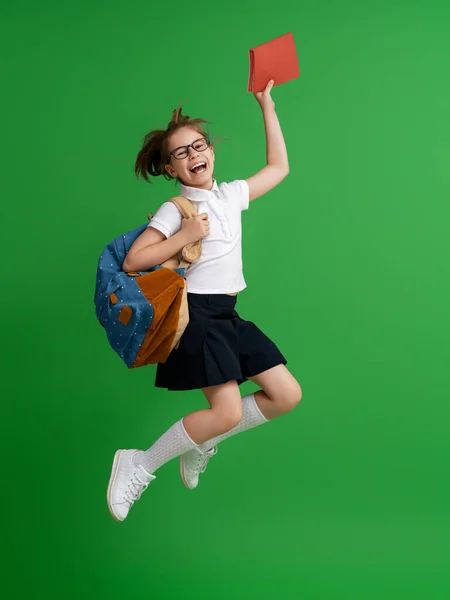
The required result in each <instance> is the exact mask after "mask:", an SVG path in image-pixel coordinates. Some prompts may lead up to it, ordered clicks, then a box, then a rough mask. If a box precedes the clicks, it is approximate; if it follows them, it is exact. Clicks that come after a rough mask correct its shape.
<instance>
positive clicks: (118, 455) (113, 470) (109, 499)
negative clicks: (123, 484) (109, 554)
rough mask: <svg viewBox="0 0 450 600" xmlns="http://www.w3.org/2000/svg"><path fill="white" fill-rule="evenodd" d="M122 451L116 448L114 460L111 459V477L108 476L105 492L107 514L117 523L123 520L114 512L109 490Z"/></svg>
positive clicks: (114, 477)
mask: <svg viewBox="0 0 450 600" xmlns="http://www.w3.org/2000/svg"><path fill="white" fill-rule="evenodd" d="M122 452H123V450H117V452H116V453H115V454H114V460H113V466H112V471H111V477H110V478H109V483H108V490H107V492H106V501H107V503H108V510H109V514H110V515H111V516H112V518H113V519H114V520H115V521H118V522H119V523H121V522H122V521H123V519H119V518H118V517H117V516H116V515H115V514H114V509H113V507H112V502H111V492H112V488H113V485H114V482H115V480H116V475H117V470H118V467H119V461H120V456H121V454H122Z"/></svg>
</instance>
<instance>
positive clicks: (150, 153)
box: [134, 106, 208, 183]
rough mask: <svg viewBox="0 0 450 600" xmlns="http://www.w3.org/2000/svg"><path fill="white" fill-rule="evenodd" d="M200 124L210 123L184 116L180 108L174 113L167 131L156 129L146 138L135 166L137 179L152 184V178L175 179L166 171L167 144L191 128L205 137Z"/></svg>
mask: <svg viewBox="0 0 450 600" xmlns="http://www.w3.org/2000/svg"><path fill="white" fill-rule="evenodd" d="M200 123H208V121H205V120H204V119H191V118H190V117H189V116H187V115H183V114H182V108H181V106H179V107H178V108H176V109H175V110H174V111H173V112H172V118H171V120H170V123H169V124H168V125H167V129H155V130H154V131H151V132H150V133H147V135H146V136H145V137H144V140H143V142H142V148H141V150H140V151H139V154H138V155H137V158H136V162H135V165H134V172H135V175H136V177H137V178H139V177H142V179H145V181H147V182H148V183H150V179H149V176H150V177H159V176H160V175H162V176H163V177H165V178H166V179H173V177H172V176H171V175H169V174H168V173H167V171H166V169H165V166H166V164H167V161H168V158H169V156H168V152H167V145H168V144H167V143H168V141H169V138H170V137H171V136H172V135H173V134H174V133H175V132H176V131H178V130H179V129H182V128H183V127H190V128H191V129H195V130H196V131H198V132H199V134H200V135H202V136H203V137H208V135H207V134H206V133H205V132H204V131H203V130H202V129H201V127H200Z"/></svg>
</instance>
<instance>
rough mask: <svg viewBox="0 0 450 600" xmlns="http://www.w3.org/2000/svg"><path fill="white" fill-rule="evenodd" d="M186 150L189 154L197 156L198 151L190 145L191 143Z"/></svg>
mask: <svg viewBox="0 0 450 600" xmlns="http://www.w3.org/2000/svg"><path fill="white" fill-rule="evenodd" d="M188 151H189V156H198V154H199V151H198V150H196V149H195V148H194V146H192V144H189V146H188Z"/></svg>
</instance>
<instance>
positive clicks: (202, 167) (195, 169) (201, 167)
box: [189, 162, 206, 175]
mask: <svg viewBox="0 0 450 600" xmlns="http://www.w3.org/2000/svg"><path fill="white" fill-rule="evenodd" d="M189 171H190V172H191V173H194V175H199V174H200V173H204V172H205V171H206V163H205V162H198V163H196V164H195V165H193V166H192V167H191V168H190V169H189Z"/></svg>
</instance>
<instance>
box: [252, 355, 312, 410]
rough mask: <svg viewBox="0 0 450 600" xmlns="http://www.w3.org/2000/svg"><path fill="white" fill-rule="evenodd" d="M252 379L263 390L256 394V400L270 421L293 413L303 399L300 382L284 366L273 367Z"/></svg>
mask: <svg viewBox="0 0 450 600" xmlns="http://www.w3.org/2000/svg"><path fill="white" fill-rule="evenodd" d="M250 379H251V381H253V382H254V383H256V384H257V385H258V386H259V387H260V388H262V389H261V390H260V391H258V392H256V394H255V399H256V403H257V404H258V407H259V409H260V410H261V412H262V414H263V415H264V416H265V417H266V419H268V420H270V419H274V418H275V417H279V416H281V415H285V414H287V413H289V412H291V410H293V409H294V408H295V407H296V406H297V405H298V404H299V402H300V400H301V399H302V390H301V388H300V385H299V383H298V381H297V380H296V379H295V377H294V376H293V375H292V374H291V373H290V372H289V371H288V370H287V368H286V367H285V366H284V365H278V366H276V367H273V369H269V370H268V371H264V372H263V373H260V374H259V375H255V376H254V377H250Z"/></svg>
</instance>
